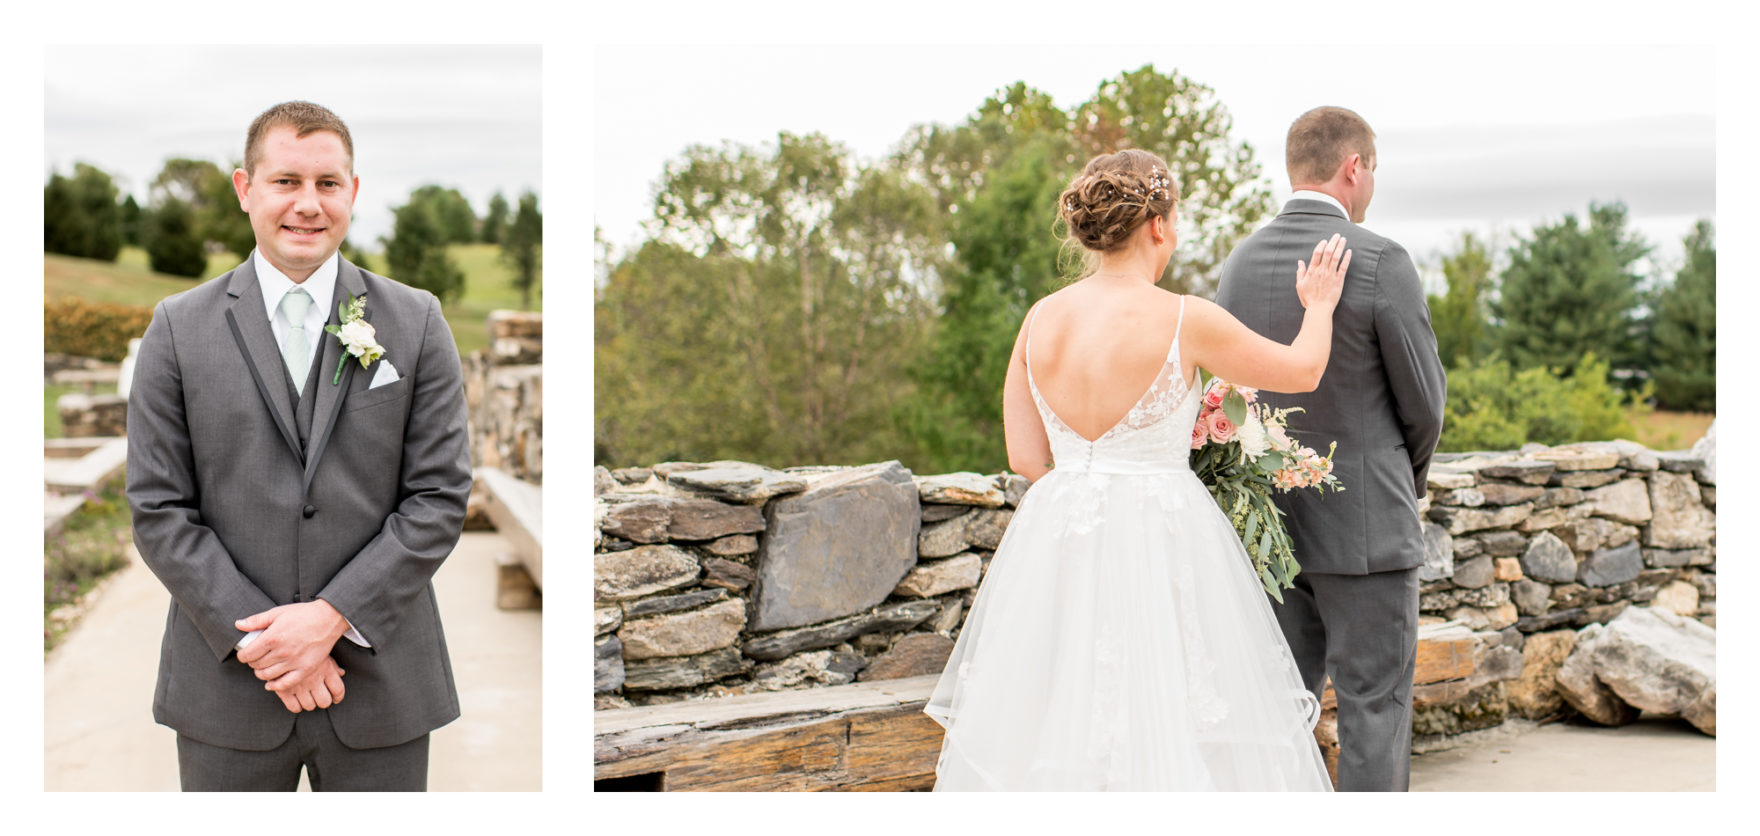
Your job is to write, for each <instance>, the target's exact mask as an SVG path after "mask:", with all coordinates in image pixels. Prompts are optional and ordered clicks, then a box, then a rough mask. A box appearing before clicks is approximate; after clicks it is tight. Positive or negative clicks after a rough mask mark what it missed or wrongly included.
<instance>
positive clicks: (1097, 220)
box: [1057, 148, 1179, 253]
mask: <svg viewBox="0 0 1760 836" xmlns="http://www.w3.org/2000/svg"><path fill="white" fill-rule="evenodd" d="M1177 203H1179V184H1178V183H1175V182H1173V174H1172V173H1171V172H1169V171H1168V170H1167V163H1166V162H1165V161H1163V160H1162V159H1161V158H1160V157H1157V156H1155V155H1154V154H1151V153H1149V152H1148V151H1143V150H1140V149H1137V148H1126V149H1124V150H1123V151H1119V152H1118V153H1116V154H1102V155H1100V156H1098V157H1095V158H1094V159H1092V160H1089V161H1088V165H1087V167H1086V168H1083V169H1082V174H1081V176H1079V177H1077V178H1076V179H1075V180H1073V181H1071V183H1070V184H1069V188H1066V189H1064V190H1063V194H1061V195H1058V199H1057V204H1058V213H1059V214H1060V215H1061V217H1062V218H1063V222H1064V224H1065V225H1066V226H1067V227H1068V229H1069V240H1073V241H1075V242H1076V243H1079V244H1081V245H1082V248H1083V249H1086V250H1090V251H1093V252H1102V253H1103V252H1111V251H1112V250H1116V249H1118V248H1119V247H1122V246H1124V242H1125V240H1126V239H1128V238H1130V236H1131V233H1133V232H1135V231H1136V230H1137V227H1139V226H1142V225H1143V223H1144V222H1146V221H1148V220H1149V218H1150V217H1152V216H1159V217H1167V214H1168V213H1169V212H1172V211H1173V207H1174V205H1175V204H1177Z"/></svg>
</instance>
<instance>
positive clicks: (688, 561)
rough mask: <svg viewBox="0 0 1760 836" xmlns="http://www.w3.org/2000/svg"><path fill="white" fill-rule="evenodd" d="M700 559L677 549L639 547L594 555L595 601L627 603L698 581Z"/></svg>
mask: <svg viewBox="0 0 1760 836" xmlns="http://www.w3.org/2000/svg"><path fill="white" fill-rule="evenodd" d="M698 571H699V568H698V566H697V559H696V558H694V557H692V556H691V555H690V553H689V552H686V551H685V550H683V549H681V548H678V547H677V546H637V547H635V548H633V549H630V550H629V551H621V552H613V553H611V554H596V555H593V600H595V601H627V600H629V599H631V598H641V597H643V596H646V595H652V594H654V593H656V592H664V591H666V590H668V589H676V588H678V587H681V586H685V585H686V584H689V583H692V582H694V581H696V579H697V573H698Z"/></svg>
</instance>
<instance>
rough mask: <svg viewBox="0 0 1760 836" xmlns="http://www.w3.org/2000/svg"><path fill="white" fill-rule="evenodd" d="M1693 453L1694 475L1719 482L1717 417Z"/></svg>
mask: <svg viewBox="0 0 1760 836" xmlns="http://www.w3.org/2000/svg"><path fill="white" fill-rule="evenodd" d="M1692 454H1693V455H1694V456H1697V457H1698V458H1699V459H1700V460H1701V461H1703V462H1705V465H1704V466H1703V467H1701V468H1699V469H1698V470H1697V471H1694V473H1693V475H1694V476H1695V477H1697V478H1698V479H1699V481H1701V482H1704V483H1705V484H1707V485H1715V484H1717V419H1715V418H1713V419H1711V426H1709V427H1707V428H1705V437H1704V438H1701V439H1699V440H1698V441H1697V442H1695V443H1694V444H1693V449H1692ZM1712 711H1713V712H1714V713H1715V711H1716V708H1715V707H1713V709H1712Z"/></svg>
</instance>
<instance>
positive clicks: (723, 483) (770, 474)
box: [654, 464, 807, 505]
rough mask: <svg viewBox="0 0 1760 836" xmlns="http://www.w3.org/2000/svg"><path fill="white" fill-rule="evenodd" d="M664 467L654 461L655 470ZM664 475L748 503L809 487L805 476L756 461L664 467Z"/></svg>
mask: <svg viewBox="0 0 1760 836" xmlns="http://www.w3.org/2000/svg"><path fill="white" fill-rule="evenodd" d="M662 467H663V465H655V466H654V471H655V472H656V473H661V472H662V470H661V468H662ZM664 477H665V479H666V484H668V485H671V486H672V487H675V488H680V489H683V490H687V491H692V492H695V493H700V494H705V495H707V496H709V497H711V498H714V499H725V500H727V501H729V502H738V503H742V504H746V505H761V504H763V503H764V502H765V501H766V500H769V499H770V498H771V497H774V496H781V495H783V494H791V493H799V492H800V491H803V490H806V487H807V480H806V478H805V477H802V476H800V475H798V474H793V473H783V472H781V471H777V470H771V469H770V468H767V467H758V466H756V465H744V466H738V465H737V464H736V466H732V467H705V468H702V469H700V470H685V469H679V468H671V469H668V470H666V471H664Z"/></svg>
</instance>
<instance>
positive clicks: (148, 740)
mask: <svg viewBox="0 0 1760 836" xmlns="http://www.w3.org/2000/svg"><path fill="white" fill-rule="evenodd" d="M507 550H508V547H507V544H506V542H505V541H504V540H502V539H501V537H500V535H498V534H495V533H492V532H487V533H486V532H468V533H466V534H465V535H464V538H463V539H462V540H461V541H460V542H459V545H458V549H457V550H456V551H454V552H453V553H452V556H451V557H450V558H448V559H447V561H446V562H445V563H444V564H442V565H441V567H440V571H439V572H438V573H437V574H435V576H434V588H435V594H436V595H437V596H438V597H439V599H440V615H441V618H442V619H443V621H444V623H445V627H446V644H447V647H448V649H449V651H450V652H451V654H452V671H453V676H454V677H455V678H456V680H457V682H458V692H459V693H458V697H459V703H460V706H461V710H462V716H460V717H459V719H457V720H454V721H453V722H452V723H451V724H450V725H447V726H446V727H444V728H441V729H439V730H437V731H435V732H434V736H433V743H432V748H431V750H430V753H429V769H428V788H429V789H430V790H434V791H447V790H502V791H509V790H515V791H517V790H531V791H536V790H539V789H541V788H542V784H541V782H540V771H541V768H542V766H543V758H542V749H541V743H542V735H541V732H542V719H543V705H542V702H541V697H542V693H543V689H542V681H543V680H542V664H541V657H542V652H543V635H542V632H541V625H542V617H541V615H540V614H539V612H538V611H536V610H529V611H523V610H522V611H504V610H500V609H497V608H496V607H495V563H494V558H495V555H496V554H498V553H501V552H503V551H507ZM98 594H99V597H98V598H97V600H96V601H94V602H93V603H92V605H91V607H90V609H89V611H88V612H87V613H86V615H85V617H84V618H83V619H81V621H80V623H79V625H78V626H76V627H75V628H74V629H73V631H72V632H71V633H70V634H69V635H68V637H67V639H66V640H65V641H64V642H63V643H62V644H61V646H60V647H57V648H56V649H55V651H54V652H53V653H51V654H50V655H49V657H48V659H47V660H46V661H45V662H44V665H43V788H44V789H45V790H167V791H175V790H176V789H177V788H178V787H177V744H176V734H175V733H173V732H172V731H171V730H170V729H168V728H165V727H164V726H160V725H157V724H155V723H154V722H153V712H152V706H153V683H154V680H155V678H156V676H157V674H158V669H159V639H160V636H161V634H162V633H163V631H164V629H165V610H166V607H167V605H168V602H169V600H170V596H169V595H168V594H167V593H166V592H165V588H164V587H163V586H160V585H159V581H158V579H157V578H155V577H153V573H152V572H151V571H150V570H148V569H147V567H146V566H144V565H142V564H141V563H140V562H139V558H136V559H135V562H134V563H131V564H130V565H129V566H128V567H127V568H125V569H122V570H120V571H119V572H117V573H116V575H114V576H112V578H111V579H110V580H109V581H108V582H107V583H106V585H105V586H104V588H103V589H102V590H101V591H100V592H99V593H98ZM301 788H302V789H304V788H305V787H304V781H303V779H302V781H301Z"/></svg>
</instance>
